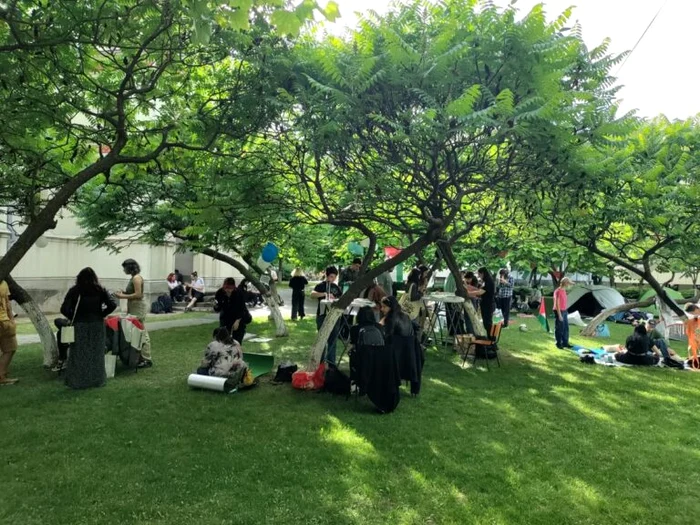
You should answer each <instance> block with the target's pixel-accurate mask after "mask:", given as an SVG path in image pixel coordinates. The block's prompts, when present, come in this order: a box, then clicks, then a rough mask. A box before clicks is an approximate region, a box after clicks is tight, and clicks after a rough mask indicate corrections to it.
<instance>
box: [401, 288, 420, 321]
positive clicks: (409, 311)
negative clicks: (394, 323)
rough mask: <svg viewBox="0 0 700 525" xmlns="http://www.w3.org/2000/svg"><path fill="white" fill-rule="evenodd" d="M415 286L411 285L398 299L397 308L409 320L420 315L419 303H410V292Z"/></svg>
mask: <svg viewBox="0 0 700 525" xmlns="http://www.w3.org/2000/svg"><path fill="white" fill-rule="evenodd" d="M414 286H415V285H414V284H411V286H409V287H408V290H406V292H405V293H404V294H403V295H402V296H401V299H399V306H400V307H401V310H403V312H404V313H405V314H406V315H407V316H408V318H409V319H411V320H414V319H416V318H417V317H418V315H420V308H421V301H420V300H419V301H411V291H412V290H413V287H414Z"/></svg>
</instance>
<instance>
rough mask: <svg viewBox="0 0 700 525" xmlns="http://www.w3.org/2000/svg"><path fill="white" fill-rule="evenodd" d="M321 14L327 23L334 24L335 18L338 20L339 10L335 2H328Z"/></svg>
mask: <svg viewBox="0 0 700 525" xmlns="http://www.w3.org/2000/svg"><path fill="white" fill-rule="evenodd" d="M321 12H322V13H323V16H325V17H326V20H328V21H329V22H335V21H336V19H337V18H340V9H339V7H338V4H337V3H336V2H333V1H331V2H328V3H327V4H326V8H325V9H323V10H322V11H321Z"/></svg>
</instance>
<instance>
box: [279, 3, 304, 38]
mask: <svg viewBox="0 0 700 525" xmlns="http://www.w3.org/2000/svg"><path fill="white" fill-rule="evenodd" d="M271 20H272V23H273V24H274V25H275V26H277V29H278V30H279V31H280V33H285V34H289V35H293V36H296V35H298V34H299V30H300V29H301V24H302V22H301V20H299V18H298V17H297V15H295V14H294V13H290V12H289V11H285V10H283V9H278V10H277V11H275V12H274V13H272V17H271Z"/></svg>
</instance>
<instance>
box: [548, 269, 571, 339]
mask: <svg viewBox="0 0 700 525" xmlns="http://www.w3.org/2000/svg"><path fill="white" fill-rule="evenodd" d="M570 285H571V279H569V278H568V277H564V278H563V279H562V280H561V281H559V287H558V288H557V289H556V290H554V306H553V308H552V309H553V310H554V337H555V338H556V340H557V348H573V346H572V345H571V344H569V312H568V311H567V308H568V304H567V302H568V299H567V296H566V287H567V286H570Z"/></svg>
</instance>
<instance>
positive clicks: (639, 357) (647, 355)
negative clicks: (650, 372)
mask: <svg viewBox="0 0 700 525" xmlns="http://www.w3.org/2000/svg"><path fill="white" fill-rule="evenodd" d="M625 348H626V350H625V351H624V352H618V353H616V354H615V359H617V360H618V361H619V362H620V363H624V364H627V365H642V366H652V365H655V364H657V363H658V362H659V348H658V347H657V346H656V345H655V344H653V343H652V342H651V340H650V339H649V334H647V328H646V326H645V325H644V324H639V325H637V326H635V327H634V332H633V333H632V335H631V336H629V337H628V338H627V341H626V342H625Z"/></svg>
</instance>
